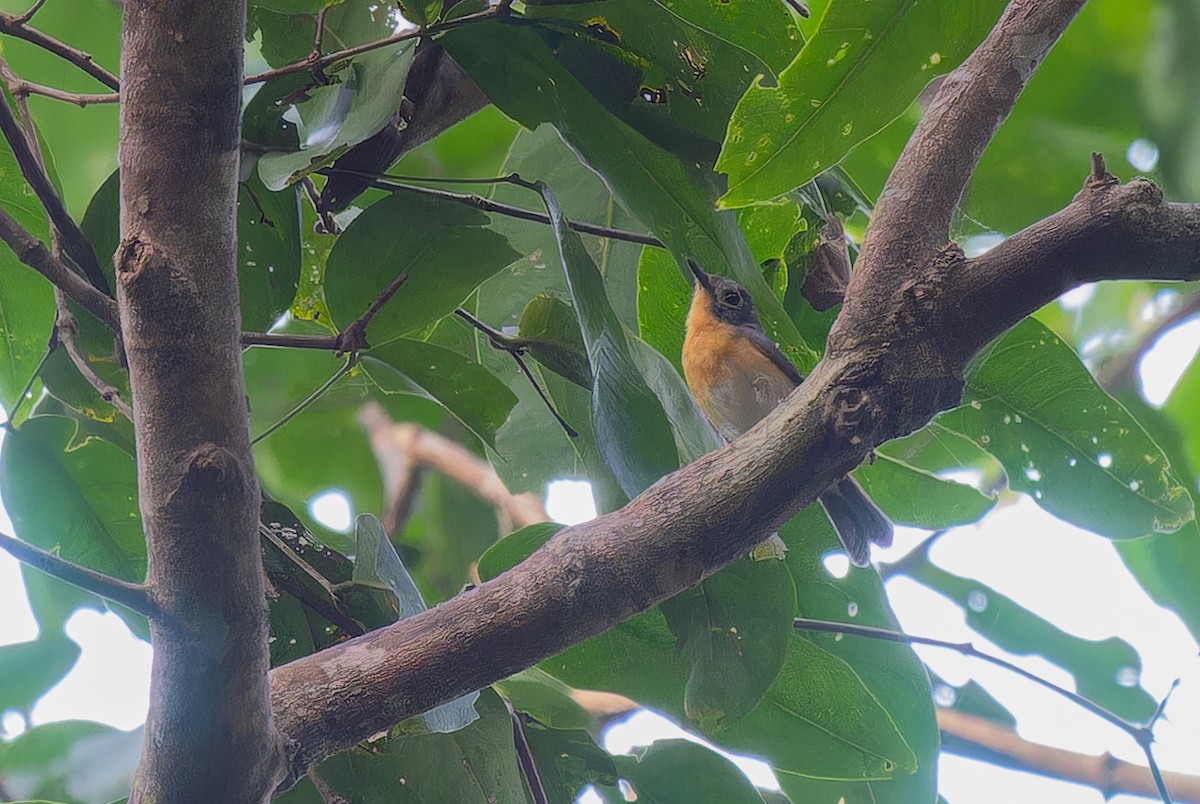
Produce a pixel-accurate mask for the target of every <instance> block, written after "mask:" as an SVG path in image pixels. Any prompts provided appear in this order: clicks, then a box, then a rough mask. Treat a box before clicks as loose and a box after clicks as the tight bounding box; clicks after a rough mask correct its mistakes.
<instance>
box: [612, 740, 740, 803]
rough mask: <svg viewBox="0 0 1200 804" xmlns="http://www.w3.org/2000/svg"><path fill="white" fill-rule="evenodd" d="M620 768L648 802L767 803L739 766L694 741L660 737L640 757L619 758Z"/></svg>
mask: <svg viewBox="0 0 1200 804" xmlns="http://www.w3.org/2000/svg"><path fill="white" fill-rule="evenodd" d="M617 770H618V771H620V773H621V778H622V779H625V780H627V781H628V782H629V783H630V784H632V785H633V790H634V792H635V793H636V794H637V800H638V801H645V802H647V804H687V802H693V801H720V802H722V804H762V802H763V798H762V796H761V795H760V794H759V792H758V790H757V789H755V787H754V785H753V784H751V783H750V780H749V779H747V778H746V775H745V774H744V773H742V772H741V770H740V769H739V768H738V766H737V765H734V764H733V763H732V762H730V761H729V760H728V759H726V758H725V757H723V756H721V755H720V754H718V753H716V752H714V751H712V750H711V749H709V748H705V747H704V746H702V745H698V744H696V743H693V742H691V741H690V740H678V739H676V740H658V741H657V742H655V743H653V744H652V745H650V746H648V747H647V748H644V749H642V750H641V751H640V752H639V753H638V754H637V756H632V757H617Z"/></svg>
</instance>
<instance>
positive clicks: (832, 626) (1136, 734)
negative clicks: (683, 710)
mask: <svg viewBox="0 0 1200 804" xmlns="http://www.w3.org/2000/svg"><path fill="white" fill-rule="evenodd" d="M793 626H794V627H795V628H796V630H798V631H819V632H822V633H826V634H850V635H852V636H861V637H867V638H868V639H878V640H882V641H884V642H896V643H899V644H902V645H930V646H932V647H936V648H946V649H947V650H952V651H955V652H957V653H959V654H961V655H963V656H969V657H972V658H975V659H982V660H983V661H985V662H990V663H991V664H994V665H996V666H997V667H1003V668H1004V669H1005V670H1008V671H1009V672H1012V673H1016V674H1017V675H1019V676H1021V677H1022V678H1025V679H1028V680H1029V681H1032V682H1033V683H1035V684H1039V685H1041V686H1042V687H1045V688H1046V689H1048V690H1051V691H1052V692H1056V693H1058V694H1059V695H1061V696H1062V697H1064V698H1066V699H1067V700H1069V701H1071V702H1072V703H1074V704H1075V705H1077V706H1079V707H1082V708H1083V709H1086V710H1087V711H1088V712H1091V713H1092V714H1093V715H1095V716H1096V717H1098V718H1100V719H1102V720H1105V721H1107V722H1108V723H1111V724H1112V725H1114V726H1116V727H1117V728H1118V729H1120V730H1121V731H1123V732H1125V733H1126V734H1128V735H1129V736H1130V737H1132V738H1133V740H1134V742H1136V743H1137V744H1138V746H1139V747H1140V748H1141V749H1142V751H1143V753H1145V755H1146V762H1147V764H1148V765H1149V766H1150V773H1151V774H1152V775H1153V776H1154V780H1155V783H1156V785H1157V786H1158V789H1159V796H1160V798H1162V801H1163V804H1171V797H1170V794H1169V793H1168V792H1167V788H1166V785H1165V783H1164V782H1163V780H1162V772H1161V771H1160V770H1159V768H1158V763H1157V762H1156V761H1155V760H1154V756H1153V753H1152V751H1151V749H1150V744H1151V743H1152V742H1154V733H1153V731H1152V730H1151V729H1150V728H1149V727H1146V726H1138V725H1135V724H1133V723H1130V722H1129V721H1127V720H1125V719H1124V718H1122V717H1119V716H1117V715H1114V714H1113V713H1112V712H1110V711H1108V710H1107V709H1105V708H1104V707H1103V706H1101V705H1100V704H1098V703H1095V702H1093V701H1089V700H1088V699H1087V698H1084V697H1083V696H1082V695H1080V694H1079V693H1077V692H1074V691H1072V690H1068V689H1066V688H1064V687H1060V686H1059V685H1057V684H1055V683H1054V682H1052V681H1047V680H1046V679H1044V678H1042V677H1040V676H1038V675H1036V674H1034V673H1031V672H1029V671H1028V670H1026V669H1024V668H1023V667H1018V666H1017V665H1015V664H1013V663H1012V662H1009V661H1007V660H1005V659H1001V658H1000V657H999V656H993V655H991V654H990V653H985V652H984V651H981V650H979V649H978V648H976V647H975V646H974V645H972V644H971V643H970V642H948V641H946V640H944V639H934V638H933V637H923V636H914V635H912V634H905V633H901V632H899V631H891V630H889V629H887V628H875V627H874V626H870V625H853V624H851V623H839V622H831V621H828V620H810V619H808V618H806V617H797V618H796V619H795V620H794V621H793Z"/></svg>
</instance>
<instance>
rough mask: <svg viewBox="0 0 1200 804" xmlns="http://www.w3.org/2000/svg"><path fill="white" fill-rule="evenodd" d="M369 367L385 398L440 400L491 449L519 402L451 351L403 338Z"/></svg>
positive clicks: (381, 349)
mask: <svg viewBox="0 0 1200 804" xmlns="http://www.w3.org/2000/svg"><path fill="white" fill-rule="evenodd" d="M363 363H364V366H365V367H366V370H367V371H368V372H369V373H370V375H371V378H372V379H373V380H374V381H375V383H376V385H377V386H378V387H379V388H380V389H381V390H383V391H384V392H385V393H401V394H415V395H417V396H424V397H426V398H428V399H432V400H435V401H436V402H438V403H440V404H441V405H443V406H444V407H445V408H446V409H447V410H448V411H450V412H451V413H452V414H454V416H455V417H456V418H457V419H458V420H459V421H460V422H462V423H463V425H464V426H466V427H467V428H468V429H469V430H470V431H471V432H472V433H474V434H475V435H476V436H478V437H479V438H480V439H481V440H482V441H484V442H485V443H486V444H488V445H489V446H495V436H496V430H497V429H498V428H499V427H500V426H501V425H502V424H504V422H505V420H507V419H508V414H509V413H510V412H511V411H512V409H513V406H514V405H515V404H516V403H517V398H516V396H514V395H513V393H512V392H511V391H509V390H508V388H507V387H506V386H505V385H504V384H503V383H502V382H500V380H498V379H497V378H496V376H495V375H494V374H492V373H491V372H490V371H488V370H487V369H486V368H484V367H483V366H481V365H479V364H478V363H476V362H474V361H472V360H469V359H467V358H465V357H463V356H462V355H460V354H457V353H456V352H452V351H450V350H449V349H443V348H441V347H440V346H434V345H433V344H430V343H425V342H423V341H417V340H411V339H409V338H399V339H397V340H394V341H391V342H389V343H386V344H384V345H382V346H378V347H376V348H374V349H371V350H370V351H369V352H368V353H367V355H366V356H365V357H364V358H363Z"/></svg>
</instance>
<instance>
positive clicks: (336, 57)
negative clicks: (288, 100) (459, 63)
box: [244, 8, 499, 84]
mask: <svg viewBox="0 0 1200 804" xmlns="http://www.w3.org/2000/svg"><path fill="white" fill-rule="evenodd" d="M496 16H499V13H498V12H497V10H496V9H495V8H488V9H485V10H483V11H477V12H475V13H474V14H466V15H464V16H462V17H458V18H456V19H452V20H446V21H444V22H439V23H437V24H435V25H430V26H429V27H427V28H417V29H415V30H410V31H404V32H403V33H398V34H393V35H392V36H388V37H385V38H383V39H377V40H375V41H373V42H367V43H365V44H361V45H355V46H354V47H348V48H346V49H345V50H338V51H334V52H333V53H327V54H326V55H324V56H321V57H319V58H315V59H314V58H312V55H311V54H310V55H309V56H306V57H305V58H303V59H301V60H300V61H297V62H293V63H291V64H285V65H284V66H282V67H276V68H275V69H273V70H267V71H266V72H264V73H258V74H257V75H252V76H250V77H248V78H247V79H246V80H245V82H244V83H246V84H261V83H262V82H263V81H270V80H271V79H272V78H278V77H280V76H282V75H291V74H292V73H302V72H305V71H306V70H324V69H326V68H327V67H329V66H330V65H332V64H336V63H337V62H339V61H345V60H346V59H351V58H354V57H355V56H361V55H362V54H363V53H369V52H371V51H372V50H378V49H379V48H382V47H388V46H389V45H395V44H399V43H400V42H404V41H406V40H409V39H419V38H420V37H423V36H433V35H434V34H439V33H442V32H444V31H449V30H451V29H453V28H461V27H462V26H464V25H470V24H471V23H473V22H479V21H480V20H486V19H491V18H493V17H496Z"/></svg>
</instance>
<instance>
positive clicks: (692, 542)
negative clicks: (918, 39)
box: [271, 0, 1200, 782]
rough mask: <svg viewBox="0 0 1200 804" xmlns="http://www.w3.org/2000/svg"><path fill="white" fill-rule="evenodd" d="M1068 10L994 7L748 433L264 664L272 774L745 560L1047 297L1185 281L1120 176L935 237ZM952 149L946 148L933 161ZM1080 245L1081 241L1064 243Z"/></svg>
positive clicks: (929, 412)
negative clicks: (385, 615) (1021, 217)
mask: <svg viewBox="0 0 1200 804" xmlns="http://www.w3.org/2000/svg"><path fill="white" fill-rule="evenodd" d="M1079 5H1080V3H1079V2H1067V1H1066V0H1015V1H1014V2H1013V3H1012V4H1011V5H1010V6H1009V9H1008V10H1007V11H1006V12H1005V14H1004V16H1003V17H1002V19H1001V20H1000V22H999V23H998V24H997V26H996V27H995V29H993V31H992V32H991V34H989V36H988V38H987V40H986V41H985V42H984V43H983V45H981V46H980V48H979V50H978V51H976V53H975V54H974V55H973V56H971V57H970V58H969V59H968V60H967V61H966V62H965V63H964V64H963V65H962V66H961V67H960V68H959V69H958V70H956V71H955V72H954V73H952V74H951V76H950V77H949V78H948V79H947V81H946V82H945V84H944V85H943V87H942V90H941V92H940V93H939V99H938V100H937V101H935V103H934V106H933V109H932V110H931V113H930V116H929V118H927V119H926V120H925V121H924V122H923V123H922V125H921V126H920V127H918V130H917V133H916V134H915V135H914V138H913V140H912V142H910V144H909V146H908V148H907V149H906V150H905V153H904V156H903V157H902V158H901V160H900V163H898V164H897V166H896V168H895V170H894V171H893V173H892V177H891V179H890V180H889V185H888V189H885V191H884V193H883V194H882V197H883V198H884V199H886V203H885V204H884V205H881V209H883V207H887V209H886V214H880V213H877V214H876V216H875V218H874V220H873V221H872V223H871V229H870V232H869V234H868V241H869V242H871V244H872V248H871V251H870V254H867V253H866V250H865V249H864V252H863V254H861V255H860V257H859V268H858V269H857V270H856V272H855V276H854V278H853V279H852V281H851V286H850V298H848V300H847V303H846V305H844V306H843V308H842V311H841V313H840V315H839V317H838V319H837V322H836V323H835V327H834V331H833V334H831V336H830V344H829V350H828V351H827V352H826V355H825V358H824V359H823V360H822V361H821V362H820V363H819V364H818V365H817V366H816V368H815V369H814V370H813V372H812V373H811V374H810V375H809V377H808V378H807V379H806V380H805V382H804V383H803V384H801V385H800V386H799V387H798V388H797V389H796V390H795V391H793V392H792V394H791V396H789V397H788V399H787V400H785V401H784V402H783V403H782V404H781V405H780V406H779V407H778V408H776V409H775V410H774V411H773V412H772V413H771V414H769V415H768V416H767V417H766V418H764V419H763V420H762V421H761V422H759V424H758V425H756V426H755V427H754V428H753V429H751V430H750V431H749V432H748V433H746V434H745V435H743V436H742V437H741V438H739V439H737V440H735V441H734V442H733V443H731V444H728V445H726V446H724V447H722V448H721V449H719V450H717V451H714V452H711V453H709V454H707V455H705V456H703V457H701V458H700V459H698V460H697V461H695V462H693V463H691V464H689V465H688V466H686V467H684V468H683V469H680V470H679V471H677V472H674V473H672V474H670V475H668V476H666V477H664V478H663V479H661V480H660V481H658V482H657V483H656V484H654V485H653V486H651V487H650V488H649V489H647V490H646V491H645V492H643V493H642V494H641V495H640V496H639V497H637V498H636V499H635V500H633V501H632V502H630V503H629V504H628V505H626V506H625V507H624V508H622V509H621V510H619V511H615V512H613V513H610V514H606V515H604V516H601V517H598V518H596V519H594V520H591V521H590V522H586V523H584V524H581V525H578V526H575V527H572V528H567V529H565V530H563V531H561V532H560V533H559V534H558V535H557V536H555V537H554V538H553V539H551V540H550V541H549V542H547V543H546V544H545V545H544V546H543V547H542V548H541V549H540V550H538V551H537V552H535V553H534V554H533V555H532V556H530V557H529V558H528V559H527V560H526V561H525V562H523V563H522V564H520V565H518V566H516V567H514V568H512V569H511V570H509V571H508V572H506V573H504V574H502V575H500V576H499V577H497V578H495V579H493V580H491V581H489V582H487V583H485V584H482V585H480V586H478V587H476V588H474V589H472V590H469V591H467V592H465V593H463V594H461V595H459V596H458V597H456V598H454V599H452V600H450V601H448V602H446V603H443V604H441V605H439V606H437V607H436V608H433V609H431V610H429V611H427V612H424V613H422V614H418V615H416V616H414V617H411V618H408V619H405V620H403V621H401V622H399V623H396V624H394V625H391V626H388V627H386V628H383V629H380V630H378V631H374V632H372V633H370V634H367V635H364V636H362V637H359V638H358V639H355V640H351V641H349V642H346V643H343V644H341V645H338V646H335V647H333V648H330V649H328V650H325V651H322V652H321V653H318V654H315V655H311V656H306V657H304V658H302V659H298V660H296V661H294V662H292V663H290V664H288V665H285V666H283V667H279V668H276V669H275V670H274V671H273V672H272V674H271V689H272V700H273V704H274V707H275V712H276V722H277V725H278V727H279V729H280V731H281V732H282V733H283V734H284V735H286V744H287V745H288V757H287V761H288V777H287V780H288V782H294V781H295V780H296V779H298V778H300V777H301V776H302V775H303V774H304V771H305V769H306V768H307V766H308V765H309V764H310V763H312V762H314V761H316V760H318V759H320V758H322V757H325V756H328V755H329V754H331V753H334V752H336V751H339V750H342V749H344V748H346V747H349V746H350V745H353V744H355V743H356V742H358V741H359V740H361V739H364V738H365V737H367V736H369V735H371V734H373V733H376V732H378V731H380V730H383V729H386V728H390V727H391V726H392V725H393V724H395V723H397V722H399V721H400V720H402V719H404V718H405V717H408V716H410V715H413V714H416V713H418V712H422V711H426V710H427V709H429V708H430V707H432V706H435V705H437V704H438V703H442V702H444V701H446V700H449V699H451V698H454V697H456V696H458V695H461V694H464V693H466V692H469V691H470V690H474V689H478V688H480V687H482V686H485V685H487V684H489V683H492V682H494V681H496V680H498V679H502V678H505V677H506V676H508V675H510V674H512V673H513V672H516V671H517V670H520V669H522V668H525V667H528V666H530V665H531V664H533V663H535V662H537V661H540V660H541V659H544V658H547V657H549V656H552V655H554V654H555V653H558V652H560V651H562V650H564V649H565V648H567V647H570V646H571V645H574V644H576V643H578V642H581V641H582V640H584V639H587V638H588V637H591V636H594V635H596V634H599V633H602V632H603V631H605V630H607V629H609V628H611V627H612V626H614V625H616V624H617V623H620V622H622V621H624V620H626V619H628V618H630V617H632V616H633V615H635V614H637V613H639V612H641V611H644V610H646V609H647V608H649V607H650V606H652V605H654V604H655V603H658V602H660V601H662V600H664V599H666V598H668V597H670V596H672V595H674V594H677V593H678V592H680V591H682V590H684V589H687V588H689V587H691V586H693V585H695V584H696V583H698V582H699V581H700V580H702V579H703V578H705V577H707V576H708V575H710V574H712V573H713V572H716V571H717V570H719V569H721V568H722V567H724V566H726V565H727V564H729V563H731V562H733V561H734V560H736V559H737V558H740V557H742V556H744V555H745V554H746V553H747V552H749V551H750V549H751V548H752V547H753V546H754V545H756V544H757V543H759V542H760V541H762V540H763V539H765V538H766V537H767V536H768V535H769V534H770V533H772V532H773V531H776V530H778V528H779V526H780V525H781V524H782V523H783V522H785V521H786V520H787V519H788V518H790V517H791V516H792V515H793V514H795V513H796V512H797V511H798V510H800V509H801V508H803V507H805V506H806V505H808V504H810V503H811V502H813V501H814V500H815V499H816V496H817V495H818V494H819V493H820V492H822V491H824V490H825V489H826V488H828V486H829V485H830V484H831V483H833V482H834V481H835V480H836V479H837V478H839V477H842V476H843V475H845V474H846V472H848V471H849V470H851V469H853V468H854V467H855V466H856V465H858V464H859V463H860V462H861V461H862V460H864V459H865V458H866V456H867V455H868V453H869V452H870V451H871V450H872V449H873V448H874V447H875V446H877V445H878V444H880V443H882V442H884V441H886V440H889V439H891V438H895V437H897V436H900V435H905V434H907V433H910V432H912V431H913V430H915V429H917V428H918V427H921V426H923V425H924V424H926V423H927V422H928V421H929V420H930V419H932V418H933V416H935V415H936V414H937V413H939V412H941V411H942V410H945V409H947V408H950V407H953V406H955V405H957V404H959V402H960V401H961V398H962V380H961V376H962V372H963V371H964V370H965V368H966V366H967V363H968V361H969V360H970V358H971V357H972V356H973V355H974V354H976V352H978V350H979V349H981V348H982V347H983V346H984V345H985V344H986V343H987V342H989V341H990V340H991V339H992V338H994V337H995V336H996V335H998V334H1000V333H1001V332H1003V331H1004V330H1005V329H1006V328H1007V327H1009V326H1010V325H1011V324H1013V323H1014V322H1015V321H1017V320H1019V319H1020V318H1021V317H1022V316H1024V315H1026V314H1028V313H1029V312H1032V311H1033V310H1035V309H1036V308H1037V307H1039V306H1041V304H1043V303H1044V302H1045V301H1048V300H1049V299H1051V298H1053V297H1054V296H1056V295H1057V294H1058V293H1061V292H1063V291H1065V290H1067V289H1068V288H1070V287H1072V286H1073V285H1075V284H1079V283H1081V282H1086V281H1094V280H1097V279H1115V278H1121V277H1125V278H1142V279H1194V278H1197V277H1200V208H1197V207H1190V206H1186V205H1176V204H1164V203H1163V202H1162V198H1161V195H1160V194H1159V193H1157V191H1156V190H1155V188H1154V187H1153V185H1152V184H1150V183H1149V182H1144V181H1140V180H1139V181H1134V182H1132V183H1130V184H1129V185H1125V186H1118V185H1116V184H1108V183H1103V182H1089V185H1088V187H1087V188H1085V189H1084V191H1083V192H1081V193H1080V194H1079V195H1078V196H1077V197H1076V198H1075V200H1074V201H1073V202H1072V203H1071V204H1070V205H1069V206H1068V207H1067V208H1066V209H1065V210H1063V211H1062V212H1060V213H1059V214H1058V215H1055V216H1053V217H1052V218H1050V219H1047V220H1046V221H1043V222H1042V223H1040V224H1038V225H1037V226H1034V227H1031V228H1030V229H1029V230H1027V231H1026V232H1023V233H1021V234H1019V235H1017V236H1014V237H1013V238H1011V239H1010V240H1009V241H1008V242H1006V243H1005V244H1004V245H1002V246H1000V247H998V248H996V249H993V250H992V251H990V252H988V253H987V254H985V255H983V256H982V257H979V258H977V259H975V260H967V259H965V258H964V257H963V255H962V253H961V251H960V250H958V249H956V248H954V247H952V246H949V245H948V242H949V241H948V236H949V210H951V209H953V207H954V205H955V203H956V202H957V199H958V197H959V194H960V193H961V190H962V186H963V185H965V182H966V179H967V178H968V176H969V174H970V170H971V169H972V168H973V166H974V164H975V160H976V159H977V157H978V154H979V152H981V151H982V148H983V145H984V144H986V142H987V140H988V138H990V136H991V135H992V133H993V132H994V131H995V128H996V127H997V126H998V125H999V122H1000V121H1001V120H1003V118H1004V117H1005V115H1007V113H1008V112H1009V110H1010V109H1011V106H1012V103H1013V102H1015V100H1016V97H1017V95H1018V93H1019V91H1020V88H1021V86H1023V84H1024V81H1025V80H1026V79H1027V78H1028V76H1029V74H1030V72H1031V71H1032V70H1033V69H1034V68H1035V67H1036V66H1037V63H1038V61H1039V60H1040V59H1041V57H1042V56H1044V54H1045V53H1046V52H1047V51H1048V50H1049V48H1050V47H1051V45H1052V44H1053V42H1054V40H1055V38H1056V37H1057V35H1058V34H1059V33H1060V32H1061V31H1062V29H1063V28H1064V27H1065V26H1066V24H1067V22H1068V21H1069V20H1070V19H1071V17H1072V16H1073V15H1074V13H1075V12H1076V11H1077V10H1078V7H1079ZM951 100H953V103H951ZM957 106H961V107H962V108H961V109H957V108H956V107H957ZM935 127H940V128H938V131H937V133H936V136H935V135H934V133H933V129H934V128H935ZM956 137H962V138H963V140H962V143H963V144H961V146H960V143H959V142H957V141H956V139H955V138H956ZM960 147H961V148H962V149H963V152H964V154H965V155H963V154H958V153H946V152H947V151H954V150H955V149H958V148H960ZM943 163H944V164H943ZM931 205H932V206H933V210H932V213H931V210H930V207H931ZM931 218H932V221H933V225H932V226H931V221H930V219H931ZM1084 234H1087V236H1089V237H1098V239H1099V243H1098V244H1097V245H1095V246H1094V247H1088V248H1087V249H1085V248H1084V243H1083V240H1082V235H1084ZM1135 256H1136V257H1137V259H1134V257H1135ZM501 611H502V612H504V613H505V616H504V617H502V618H501V617H497V616H496V613H497V612H501ZM382 656H386V657H387V660H386V661H381V660H380V658H379V657H382ZM368 687H370V688H372V689H373V690H374V691H375V694H372V695H364V694H362V691H363V690H364V689H367V688H368Z"/></svg>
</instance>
